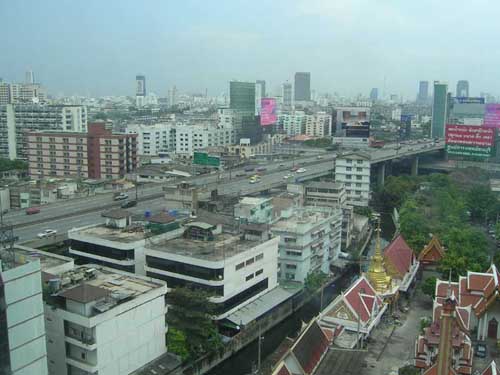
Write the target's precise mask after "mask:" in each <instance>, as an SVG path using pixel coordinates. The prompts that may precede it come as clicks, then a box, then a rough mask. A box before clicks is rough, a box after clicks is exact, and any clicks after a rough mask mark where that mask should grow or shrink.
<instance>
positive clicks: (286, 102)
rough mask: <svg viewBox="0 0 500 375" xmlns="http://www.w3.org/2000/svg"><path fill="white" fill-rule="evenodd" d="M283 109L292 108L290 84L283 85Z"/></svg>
mask: <svg viewBox="0 0 500 375" xmlns="http://www.w3.org/2000/svg"><path fill="white" fill-rule="evenodd" d="M282 96H283V107H285V108H291V107H292V84H291V83H288V82H286V83H284V84H283V93H282Z"/></svg>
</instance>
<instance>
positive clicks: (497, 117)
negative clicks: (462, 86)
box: [484, 104, 500, 128]
mask: <svg viewBox="0 0 500 375" xmlns="http://www.w3.org/2000/svg"><path fill="white" fill-rule="evenodd" d="M484 127H485V128H500V104H486V110H485V113H484Z"/></svg>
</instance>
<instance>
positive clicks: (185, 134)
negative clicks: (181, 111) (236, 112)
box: [175, 124, 236, 158]
mask: <svg viewBox="0 0 500 375" xmlns="http://www.w3.org/2000/svg"><path fill="white" fill-rule="evenodd" d="M175 129H176V132H175V153H176V154H177V155H178V156H181V157H185V158H190V157H191V156H192V155H193V152H194V151H196V150H199V149H202V148H205V147H214V146H228V145H232V144H234V143H235V142H236V130H235V129H234V127H233V126H231V125H224V126H219V125H214V124H192V125H190V124H176V126H175Z"/></svg>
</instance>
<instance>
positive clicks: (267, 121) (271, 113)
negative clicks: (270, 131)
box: [260, 98, 278, 126]
mask: <svg viewBox="0 0 500 375" xmlns="http://www.w3.org/2000/svg"><path fill="white" fill-rule="evenodd" d="M277 120H278V116H276V99H274V98H262V99H261V101H260V125H262V126H269V125H272V124H275V123H276V121H277Z"/></svg>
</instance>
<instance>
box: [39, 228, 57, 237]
mask: <svg viewBox="0 0 500 375" xmlns="http://www.w3.org/2000/svg"><path fill="white" fill-rule="evenodd" d="M55 235H57V230H55V229H45V230H44V231H43V232H40V233H38V234H37V237H38V238H47V237H51V236H55Z"/></svg>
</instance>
